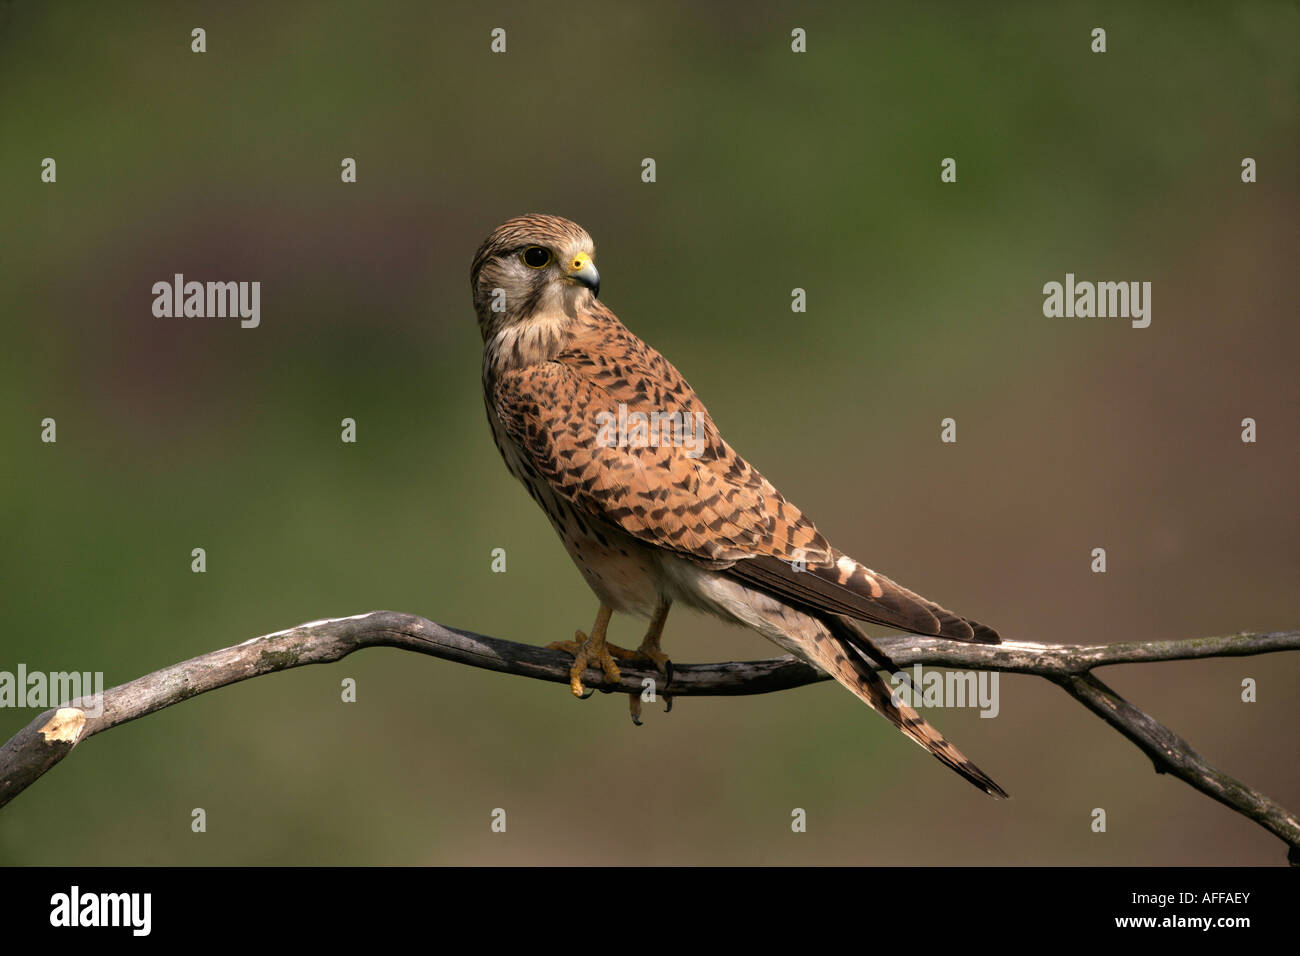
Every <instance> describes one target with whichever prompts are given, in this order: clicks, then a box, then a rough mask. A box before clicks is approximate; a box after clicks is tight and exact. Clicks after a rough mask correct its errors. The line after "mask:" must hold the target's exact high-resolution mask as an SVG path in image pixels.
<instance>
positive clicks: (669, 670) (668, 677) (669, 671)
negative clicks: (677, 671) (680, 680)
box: [664, 658, 673, 690]
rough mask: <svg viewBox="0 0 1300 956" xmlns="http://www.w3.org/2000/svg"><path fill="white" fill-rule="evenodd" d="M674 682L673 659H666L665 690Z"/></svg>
mask: <svg viewBox="0 0 1300 956" xmlns="http://www.w3.org/2000/svg"><path fill="white" fill-rule="evenodd" d="M672 682H673V661H672V658H669V659H668V660H666V661H664V690H667V689H668V685H669V684H671V683H672Z"/></svg>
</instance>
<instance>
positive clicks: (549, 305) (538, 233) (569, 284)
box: [470, 215, 600, 340]
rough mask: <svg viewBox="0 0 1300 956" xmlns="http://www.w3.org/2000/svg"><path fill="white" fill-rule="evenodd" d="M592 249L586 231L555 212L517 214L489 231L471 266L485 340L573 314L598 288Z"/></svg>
mask: <svg viewBox="0 0 1300 956" xmlns="http://www.w3.org/2000/svg"><path fill="white" fill-rule="evenodd" d="M595 251H596V247H595V244H594V243H592V241H591V236H589V235H587V230H585V229H583V228H582V227H581V226H579V225H578V224H577V223H576V222H570V221H569V220H568V219H562V218H560V217H559V216H540V215H536V216H519V217H517V218H515V219H510V220H507V221H506V222H503V223H502V224H501V225H499V226H497V227H496V228H495V229H494V230H492V234H491V235H490V236H488V237H487V239H485V240H483V245H481V246H480V247H479V250H478V254H477V255H475V256H474V264H473V266H472V267H471V268H470V286H471V287H472V288H473V290H474V310H475V311H476V312H477V313H478V323H479V329H480V330H481V331H482V332H483V338H484V340H487V339H489V338H491V337H492V336H494V335H495V334H497V333H498V332H500V331H502V330H503V329H507V328H511V327H518V326H522V325H525V324H528V323H531V322H534V321H544V322H560V321H563V319H564V318H566V317H567V318H569V319H572V318H575V317H576V316H577V314H578V310H579V308H581V307H582V306H583V305H587V304H589V303H590V300H591V299H593V298H594V297H595V296H596V295H597V294H599V292H600V274H599V273H598V272H597V271H596V265H595V263H594V262H593V261H592V256H593V255H594V254H595Z"/></svg>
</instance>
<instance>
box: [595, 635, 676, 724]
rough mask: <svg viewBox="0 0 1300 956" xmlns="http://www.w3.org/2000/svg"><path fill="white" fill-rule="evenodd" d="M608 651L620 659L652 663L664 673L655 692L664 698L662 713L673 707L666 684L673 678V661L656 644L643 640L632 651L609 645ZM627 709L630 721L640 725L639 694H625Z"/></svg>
mask: <svg viewBox="0 0 1300 956" xmlns="http://www.w3.org/2000/svg"><path fill="white" fill-rule="evenodd" d="M609 651H610V653H611V654H612V655H613V656H614V657H617V658H618V659H619V660H621V661H636V662H638V663H641V662H648V663H650V664H653V665H654V667H655V669H656V670H657V671H659V673H661V674H663V675H664V682H663V686H662V687H661V688H659V689H658V691H657V693H658V694H659V695H660V696H662V697H663V699H664V713H667V712H668V711H670V710H672V709H673V699H672V698H671V697H669V696H668V693H667V691H668V685H669V684H671V683H672V680H673V662H672V661H671V660H669V659H668V655H667V654H665V653H664V652H663V651H661V650H660V649H659V648H658V647H656V646H648V645H647V643H645V642H643V643H642V644H641V646H640V647H638V648H637V649H636V650H634V651H629V650H626V649H625V648H622V647H610V648H609ZM642 693H644V691H643V692H642ZM627 703H628V710H630V711H631V713H632V723H634V724H636V725H637V726H638V727H640V726H641V694H628V695H627Z"/></svg>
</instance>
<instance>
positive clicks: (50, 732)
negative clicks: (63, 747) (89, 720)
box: [41, 707, 86, 744]
mask: <svg viewBox="0 0 1300 956" xmlns="http://www.w3.org/2000/svg"><path fill="white" fill-rule="evenodd" d="M85 726H86V712H85V711H84V710H78V709H77V708H76V707H60V708H59V709H58V710H57V711H55V714H54V716H53V717H51V718H50V719H49V722H48V723H46V725H45V726H44V727H42V728H41V733H42V734H43V735H44V737H45V742H46V743H47V744H52V743H67V744H75V743H76V742H77V738H78V737H80V736H81V729H82V728H83V727H85Z"/></svg>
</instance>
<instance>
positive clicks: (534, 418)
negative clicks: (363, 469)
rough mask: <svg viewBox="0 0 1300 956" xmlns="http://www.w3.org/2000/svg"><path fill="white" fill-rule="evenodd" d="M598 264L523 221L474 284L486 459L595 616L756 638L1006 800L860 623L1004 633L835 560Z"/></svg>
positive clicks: (575, 229) (485, 258)
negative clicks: (701, 616) (516, 492)
mask: <svg viewBox="0 0 1300 956" xmlns="http://www.w3.org/2000/svg"><path fill="white" fill-rule="evenodd" d="M530 246H536V247H541V248H543V249H545V250H547V251H548V252H549V253H550V255H551V257H552V259H551V261H550V263H549V264H548V265H547V266H546V267H545V268H534V267H532V266H530V265H528V264H526V263H525V262H524V261H523V252H524V250H526V249H528V248H529V247H530ZM535 255H536V254H535ZM592 255H594V247H593V245H592V242H591V238H590V237H589V236H588V235H587V233H586V231H585V230H583V229H582V228H581V227H580V226H578V225H577V224H576V223H573V222H570V221H569V220H566V219H561V218H558V217H555V216H523V217H519V218H517V219H512V220H510V221H509V222H506V223H504V224H503V225H501V226H500V227H498V228H497V229H496V230H495V231H494V232H493V233H492V234H491V235H490V236H489V237H488V239H487V240H486V241H485V242H484V243H483V245H482V247H481V248H480V249H479V251H478V254H477V255H476V256H475V257H474V262H473V266H472V271H471V284H472V287H473V292H474V304H475V309H476V311H477V313H478V318H479V327H480V330H481V331H482V333H483V339H484V352H483V391H484V399H485V402H486V405H487V413H488V419H489V421H490V422H491V425H492V433H493V437H494V438H495V440H496V443H497V447H498V448H499V449H500V451H501V454H502V457H503V458H504V459H505V462H506V465H507V467H508V468H509V469H510V471H511V472H512V473H513V474H514V475H515V477H517V478H518V479H519V480H520V481H521V482H522V483H523V484H524V487H525V488H527V489H528V492H529V494H531V495H532V497H533V499H534V500H535V501H536V502H537V503H538V504H539V505H540V506H541V507H542V509H543V510H544V511H545V512H546V513H547V515H548V516H549V517H550V519H551V522H552V524H553V525H554V526H555V528H556V531H557V532H558V533H559V535H560V538H561V540H562V541H563V542H564V545H565V547H566V549H567V550H568V552H569V554H570V555H571V556H572V557H573V559H574V561H575V563H576V564H577V565H578V567H579V569H580V570H581V572H582V574H583V576H584V578H585V579H586V580H587V583H588V584H589V585H590V586H591V588H592V590H593V591H595V593H596V594H597V596H598V597H599V598H600V600H601V602H602V604H604V605H606V606H608V607H610V608H612V609H613V610H615V611H625V612H629V613H633V614H638V615H641V616H644V617H649V616H651V615H652V614H654V613H655V611H656V609H658V608H666V607H667V606H668V605H669V604H671V603H672V602H673V601H682V602H684V603H686V604H688V605H691V606H693V607H696V608H699V609H702V610H705V611H709V612H711V613H714V614H717V615H719V616H721V617H723V618H724V619H727V620H731V621H735V622H739V623H742V624H746V625H748V626H750V627H753V628H755V629H756V630H758V631H760V633H762V634H764V636H766V637H768V638H769V639H771V640H773V641H774V642H776V643H778V644H779V645H781V646H782V647H784V648H785V649H786V650H789V651H791V652H792V653H795V654H797V655H799V656H801V657H803V658H804V659H806V660H808V661H810V662H812V663H814V664H816V665H817V666H819V667H821V668H822V669H824V670H826V671H828V672H829V673H830V674H831V675H832V676H834V677H835V678H836V679H837V680H838V681H839V682H840V683H841V684H843V685H844V686H846V687H847V688H848V689H849V690H851V691H852V692H853V693H854V694H856V695H857V696H858V697H859V698H861V699H862V700H864V701H865V702H867V703H868V704H870V705H871V706H872V707H873V708H875V709H876V710H878V711H880V712H881V713H882V714H884V715H885V716H886V717H887V718H888V719H889V720H890V721H891V722H893V723H894V724H895V726H897V727H899V729H900V730H902V731H903V732H904V733H905V734H907V735H908V736H909V737H911V738H912V739H913V740H915V741H916V742H918V743H919V744H921V746H923V747H925V748H926V749H928V750H930V751H931V752H932V753H933V754H934V755H935V756H936V757H938V758H939V759H940V760H941V761H943V762H944V763H945V764H947V765H948V766H950V767H952V768H953V769H955V770H956V771H957V772H959V773H961V774H962V775H963V776H965V777H966V778H967V779H969V780H971V781H972V782H973V783H975V785H976V786H978V787H980V788H981V789H983V790H985V791H986V792H988V793H993V794H996V795H1000V796H1005V793H1003V791H1002V790H1001V788H1000V787H998V785H997V784H996V783H994V782H993V781H992V780H991V779H989V778H988V776H987V775H985V774H984V773H983V772H982V771H980V770H979V768H978V767H975V766H974V764H972V763H971V762H970V761H969V760H967V759H966V758H965V757H964V756H962V755H961V753H960V752H959V751H957V750H956V748H955V747H953V746H952V744H950V743H949V742H948V741H947V740H946V739H944V737H943V736H942V735H941V734H940V733H939V732H938V731H937V730H935V729H934V728H933V727H931V726H930V725H929V724H928V723H927V722H926V721H925V720H923V719H922V718H921V717H920V716H918V715H917V714H916V713H915V711H913V710H911V709H910V708H908V707H906V706H903V705H901V704H896V703H895V702H894V701H892V700H891V695H890V688H889V686H888V684H887V683H886V682H885V681H884V680H883V679H882V678H881V677H880V676H879V674H877V673H876V669H875V668H876V667H885V668H889V667H890V666H891V665H890V662H889V661H888V659H887V658H885V657H884V655H883V654H881V653H880V652H879V650H878V649H877V648H876V647H875V646H874V645H873V644H872V643H871V641H870V639H869V638H868V637H867V636H866V635H865V634H864V633H863V632H862V631H861V629H859V628H858V627H857V626H856V625H855V624H854V623H853V621H854V620H859V621H867V622H871V623H875V624H882V625H886V626H889V627H894V628H898V629H901V630H905V631H910V632H912V633H917V634H926V635H936V636H940V637H947V638H951V639H953V640H960V641H978V642H982V643H997V641H998V640H999V639H998V636H997V632H996V631H994V630H993V629H991V628H988V627H985V626H984V625H981V624H977V623H975V622H972V621H969V620H967V619H964V618H962V617H960V616H958V615H956V614H953V613H952V612H950V611H947V610H945V609H943V608H942V607H940V606H939V605H937V604H935V603H934V602H932V601H929V600H927V599H925V598H923V597H920V596H919V595H917V594H914V593H913V592H911V591H909V590H907V589H905V588H903V587H901V586H899V585H898V584H896V583H894V582H893V581H891V580H890V579H889V578H887V577H885V576H884V575H882V574H879V573H877V572H875V571H872V570H871V569H869V568H867V567H864V566H863V565H861V564H859V563H858V562H857V561H854V560H853V559H852V558H849V557H848V556H846V555H844V554H843V553H842V552H840V551H838V550H836V549H834V548H832V547H831V546H830V544H829V543H828V542H827V540H826V539H825V538H824V537H823V536H822V534H821V533H820V532H819V531H818V530H817V528H816V527H815V526H814V524H813V523H812V521H811V520H810V519H809V518H808V517H807V516H806V515H804V513H803V512H802V511H800V510H799V508H797V507H796V506H795V505H793V504H791V503H790V502H789V501H787V500H786V499H785V498H784V497H782V495H781V494H780V492H778V491H777V490H776V489H775V488H774V487H773V486H772V485H771V484H770V483H769V482H768V481H767V479H765V478H764V477H763V476H762V475H761V474H759V472H758V471H757V470H755V469H754V468H753V466H751V465H750V464H749V463H748V462H746V461H745V460H744V459H743V458H741V457H740V455H738V454H737V453H736V452H735V450H734V449H732V448H731V446H730V445H728V444H727V443H726V441H724V440H723V438H722V436H721V435H720V434H719V433H718V430H717V427H716V426H715V425H714V422H713V419H712V418H711V417H710V416H709V414H708V410H707V409H706V408H705V407H704V405H703V403H701V402H700V400H699V398H698V397H697V396H696V395H695V392H694V391H693V390H692V389H691V387H690V386H689V385H688V384H687V383H686V381H685V379H683V378H682V376H681V374H680V373H679V372H678V371H677V369H676V368H674V367H673V365H672V364H671V363H670V362H669V361H668V360H667V359H665V358H664V357H663V356H662V355H660V354H659V353H658V352H656V351H655V350H654V349H653V348H651V347H650V346H648V345H647V344H646V343H645V342H643V341H641V339H639V338H638V337H637V336H635V335H633V334H632V333H631V332H630V331H628V329H627V328H626V327H624V326H623V324H622V323H621V322H620V321H619V320H618V318H617V317H616V316H615V315H614V314H613V313H612V312H611V311H610V310H609V309H608V308H606V307H605V306H604V305H603V304H602V303H601V302H600V301H599V300H598V299H597V298H596V296H595V294H594V291H593V290H594V288H595V287H596V286H595V282H596V278H594V277H595V271H594V267H592V268H589V269H588V268H584V269H583V270H582V271H581V272H578V271H576V268H575V267H576V266H577V265H579V264H581V263H583V262H585V259H584V257H586V258H589V257H591V256H592ZM503 299H504V302H502V300H503ZM494 306H495V307H496V308H494ZM620 406H621V407H622V409H623V410H624V411H625V412H644V413H646V414H647V415H649V414H650V413H658V414H660V415H670V414H672V413H677V414H678V415H680V416H682V417H681V419H680V420H681V421H684V422H689V423H692V424H693V425H694V426H695V427H696V428H698V431H697V432H692V435H691V437H692V439H694V437H696V436H698V438H699V442H698V444H694V443H692V446H691V447H690V448H687V447H684V446H683V444H681V443H676V442H669V443H655V444H648V443H646V444H642V443H637V442H633V443H631V444H621V445H620V444H617V443H613V442H610V441H609V440H608V437H607V435H605V436H604V437H602V432H601V427H602V421H604V422H606V423H607V422H608V421H609V420H610V419H609V418H607V417H602V415H601V413H608V415H609V416H613V417H614V418H617V417H618V416H619V414H620ZM675 420H676V419H675ZM598 438H599V439H600V440H598ZM688 451H689V452H693V453H688Z"/></svg>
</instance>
